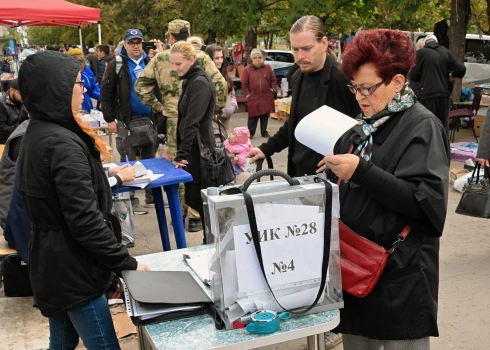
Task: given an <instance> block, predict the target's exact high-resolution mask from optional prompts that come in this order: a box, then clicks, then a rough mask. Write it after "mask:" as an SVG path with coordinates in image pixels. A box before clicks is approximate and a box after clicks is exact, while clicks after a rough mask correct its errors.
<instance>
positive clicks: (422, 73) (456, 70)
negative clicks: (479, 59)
mask: <svg viewBox="0 0 490 350" xmlns="http://www.w3.org/2000/svg"><path fill="white" fill-rule="evenodd" d="M449 73H452V75H453V77H454V78H462V77H464V75H465V73H466V67H465V65H464V64H463V63H461V62H459V61H458V59H457V58H456V57H455V56H454V55H453V53H452V52H451V51H449V50H448V49H446V48H445V47H443V46H441V45H439V44H437V43H436V42H429V43H427V44H426V45H425V47H423V48H421V49H420V50H418V51H417V58H416V61H415V66H414V67H413V68H412V70H411V71H410V81H412V82H417V83H419V84H418V91H417V97H418V98H419V99H428V98H436V97H448V96H449V94H450V93H449V89H448V80H449Z"/></svg>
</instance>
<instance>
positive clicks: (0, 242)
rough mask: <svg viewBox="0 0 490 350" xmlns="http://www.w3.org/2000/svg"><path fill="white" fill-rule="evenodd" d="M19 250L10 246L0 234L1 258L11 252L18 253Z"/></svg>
mask: <svg viewBox="0 0 490 350" xmlns="http://www.w3.org/2000/svg"><path fill="white" fill-rule="evenodd" d="M16 253H17V250H16V249H14V248H10V247H9V244H8V243H7V241H6V240H5V237H4V236H3V235H1V236H0V259H1V258H5V257H6V256H7V255H9V254H16Z"/></svg>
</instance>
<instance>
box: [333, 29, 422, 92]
mask: <svg viewBox="0 0 490 350" xmlns="http://www.w3.org/2000/svg"><path fill="white" fill-rule="evenodd" d="M366 63H371V64H373V65H374V66H375V67H376V70H377V73H378V75H379V76H380V77H381V78H382V79H383V80H386V84H388V83H389V82H390V81H391V78H393V77H394V76H395V75H396V74H402V75H403V76H404V77H405V78H406V77H407V76H408V72H409V71H410V69H411V68H412V67H413V65H414V64H415V50H414V48H413V43H412V40H410V38H409V37H408V35H407V34H405V33H403V32H400V31H397V30H392V29H374V30H363V31H361V32H359V33H358V34H357V35H356V36H355V37H354V39H353V40H352V41H351V42H350V43H349V45H348V46H347V48H346V50H345V52H344V53H343V55H342V66H341V67H340V70H341V71H342V73H344V75H345V76H346V77H347V78H349V79H353V76H354V74H355V73H356V72H357V70H358V69H359V67H360V66H362V65H363V64H366Z"/></svg>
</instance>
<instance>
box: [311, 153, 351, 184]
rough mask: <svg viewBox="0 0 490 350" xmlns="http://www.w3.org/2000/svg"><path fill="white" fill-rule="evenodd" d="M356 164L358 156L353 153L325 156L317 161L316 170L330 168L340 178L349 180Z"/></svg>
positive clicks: (318, 171) (321, 170) (320, 170)
mask: <svg viewBox="0 0 490 350" xmlns="http://www.w3.org/2000/svg"><path fill="white" fill-rule="evenodd" d="M358 165H359V157H358V156H355V155H353V154H338V155H335V156H325V158H323V159H322V160H321V161H320V163H318V170H317V171H316V172H317V173H321V172H323V171H325V169H327V168H330V169H331V170H332V171H333V173H334V174H335V175H337V177H339V178H341V179H342V180H350V178H351V177H352V175H353V174H354V171H356V169H357V166H358Z"/></svg>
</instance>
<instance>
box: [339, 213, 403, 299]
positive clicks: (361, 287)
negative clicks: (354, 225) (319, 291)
mask: <svg viewBox="0 0 490 350" xmlns="http://www.w3.org/2000/svg"><path fill="white" fill-rule="evenodd" d="M410 230H411V227H410V226H406V227H405V228H404V229H403V231H402V232H401V233H400V234H399V235H398V239H397V240H396V241H395V242H394V243H393V245H392V247H391V248H390V249H388V250H386V249H385V248H383V247H381V246H379V245H377V244H376V243H374V242H371V241H370V240H369V239H367V238H365V237H362V236H360V235H358V234H357V233H355V232H354V231H352V230H351V229H350V228H349V227H347V226H346V225H345V224H344V223H343V222H342V221H340V220H339V237H340V269H341V272H342V289H343V290H344V291H346V292H347V293H349V294H351V295H353V296H355V297H358V298H364V297H365V296H367V295H369V294H370V293H371V292H372V291H373V289H374V286H376V283H378V280H379V278H380V277H381V274H382V273H383V270H384V268H385V266H386V261H387V260H388V257H389V256H390V254H391V253H393V252H394V251H395V249H396V247H397V246H398V244H399V243H400V242H403V241H404V240H405V238H406V237H407V235H408V233H409V232H410Z"/></svg>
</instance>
